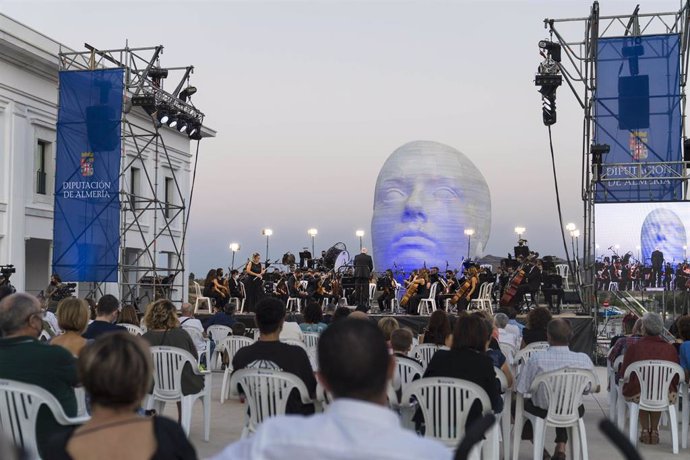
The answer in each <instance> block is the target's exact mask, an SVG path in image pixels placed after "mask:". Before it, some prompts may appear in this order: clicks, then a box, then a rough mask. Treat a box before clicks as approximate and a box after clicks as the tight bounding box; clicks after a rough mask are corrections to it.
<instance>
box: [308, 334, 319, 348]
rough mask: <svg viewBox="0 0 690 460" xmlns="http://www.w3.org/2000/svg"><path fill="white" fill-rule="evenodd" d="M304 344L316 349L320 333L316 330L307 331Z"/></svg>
mask: <svg viewBox="0 0 690 460" xmlns="http://www.w3.org/2000/svg"><path fill="white" fill-rule="evenodd" d="M304 344H305V345H306V346H307V348H308V349H309V350H316V348H317V346H318V344H319V334H318V333H316V332H305V333H304Z"/></svg>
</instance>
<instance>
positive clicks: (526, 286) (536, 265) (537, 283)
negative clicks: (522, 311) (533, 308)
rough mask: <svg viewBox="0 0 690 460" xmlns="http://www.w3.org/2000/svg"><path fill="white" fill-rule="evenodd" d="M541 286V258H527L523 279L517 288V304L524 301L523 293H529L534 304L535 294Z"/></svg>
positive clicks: (535, 301)
mask: <svg viewBox="0 0 690 460" xmlns="http://www.w3.org/2000/svg"><path fill="white" fill-rule="evenodd" d="M540 287H541V260H539V259H537V258H536V257H532V258H527V267H526V268H525V279H524V281H523V282H522V284H521V285H520V286H518V290H517V294H516V297H517V302H518V305H519V304H521V303H522V302H523V301H524V298H525V294H531V295H532V299H533V301H534V304H535V305H537V295H536V293H537V292H539V288H540Z"/></svg>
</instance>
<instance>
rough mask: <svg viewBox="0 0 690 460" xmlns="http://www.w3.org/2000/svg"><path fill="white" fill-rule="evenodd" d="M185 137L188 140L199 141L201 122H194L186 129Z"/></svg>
mask: <svg viewBox="0 0 690 460" xmlns="http://www.w3.org/2000/svg"><path fill="white" fill-rule="evenodd" d="M187 135H188V136H189V138H190V139H194V140H197V141H198V140H200V139H201V122H199V121H197V120H194V121H192V123H191V124H190V126H189V128H188V129H187Z"/></svg>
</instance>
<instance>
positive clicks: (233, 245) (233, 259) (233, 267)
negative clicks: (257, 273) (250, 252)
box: [230, 243, 240, 270]
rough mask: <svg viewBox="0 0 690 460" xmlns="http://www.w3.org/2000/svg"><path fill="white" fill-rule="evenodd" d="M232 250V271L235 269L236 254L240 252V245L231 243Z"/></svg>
mask: <svg viewBox="0 0 690 460" xmlns="http://www.w3.org/2000/svg"><path fill="white" fill-rule="evenodd" d="M230 250H231V251H232V263H231V264H230V270H234V269H235V253H236V252H237V251H239V250H240V245H239V244H237V243H230Z"/></svg>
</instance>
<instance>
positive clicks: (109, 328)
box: [83, 294, 125, 339]
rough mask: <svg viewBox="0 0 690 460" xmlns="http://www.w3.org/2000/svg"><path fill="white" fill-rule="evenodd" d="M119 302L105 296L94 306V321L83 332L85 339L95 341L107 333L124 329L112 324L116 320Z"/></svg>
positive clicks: (110, 296)
mask: <svg viewBox="0 0 690 460" xmlns="http://www.w3.org/2000/svg"><path fill="white" fill-rule="evenodd" d="M119 308H120V302H119V301H118V300H117V298H115V296H113V295H110V294H106V295H104V296H103V297H101V298H100V299H99V300H98V303H97V304H96V319H95V320H93V322H92V323H91V324H89V327H87V328H86V332H84V334H83V335H84V338H85V339H95V338H96V337H98V336H100V335H101V334H105V333H108V332H121V331H124V330H125V328H123V327H122V326H117V325H115V324H113V323H114V322H115V320H116V319H117V315H118V309H119Z"/></svg>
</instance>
